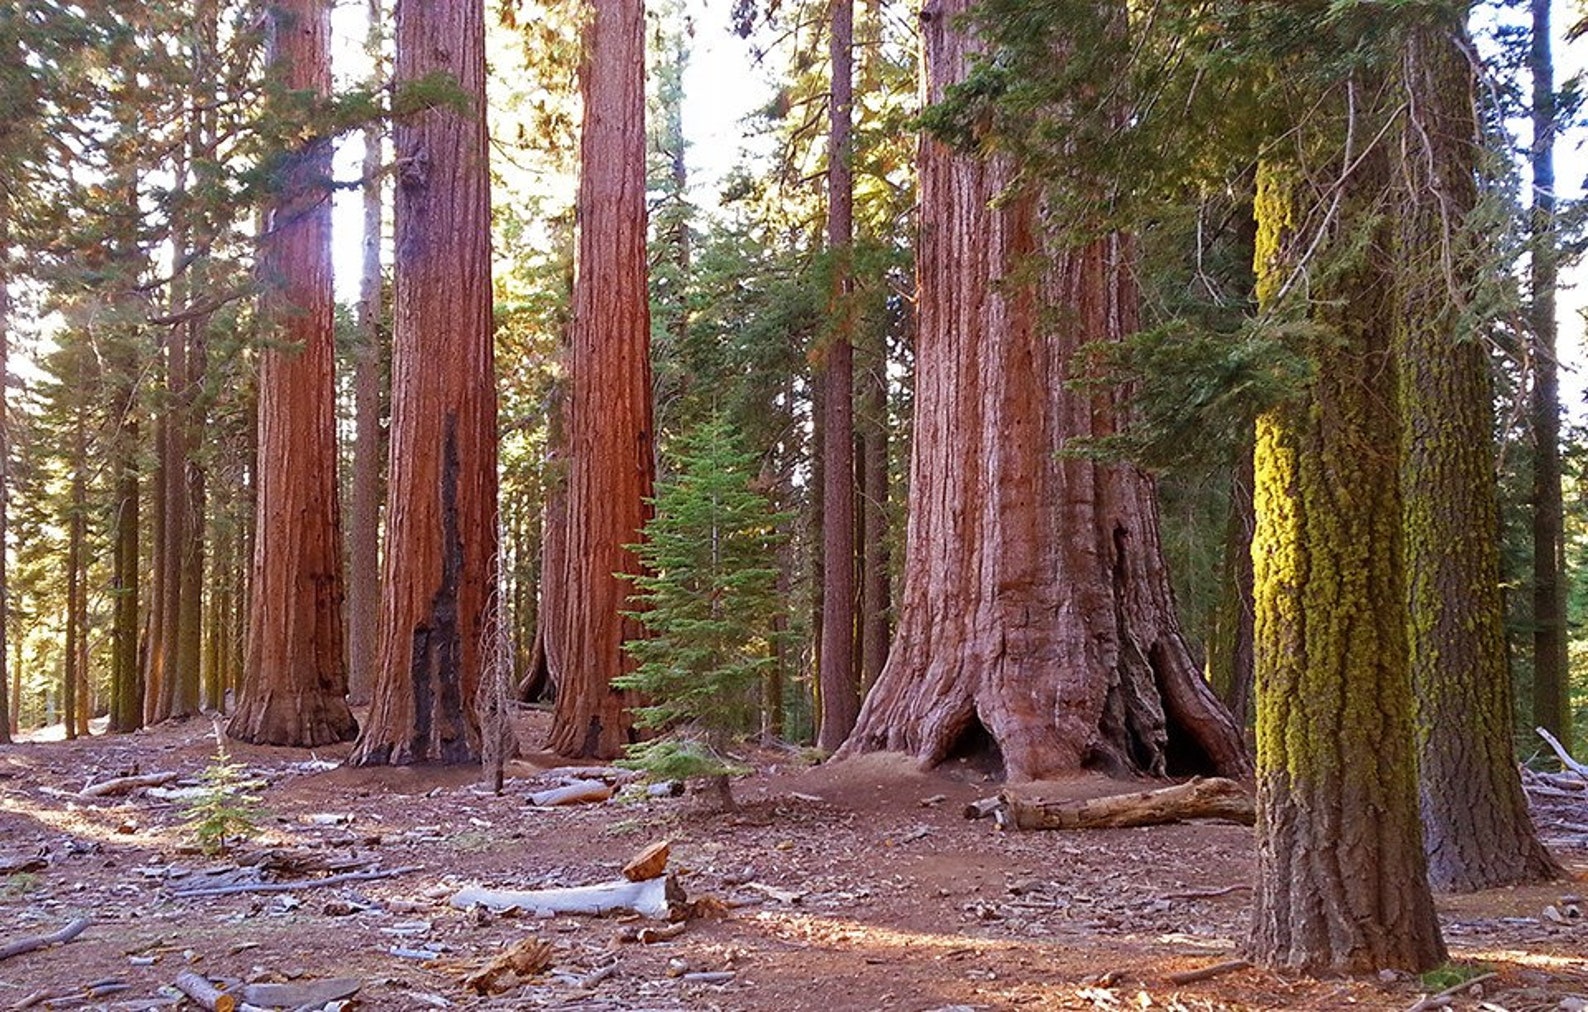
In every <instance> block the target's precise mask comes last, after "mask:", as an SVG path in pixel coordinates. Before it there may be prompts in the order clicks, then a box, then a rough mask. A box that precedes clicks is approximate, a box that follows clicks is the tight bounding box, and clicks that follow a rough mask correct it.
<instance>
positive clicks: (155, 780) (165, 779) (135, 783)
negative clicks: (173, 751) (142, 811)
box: [77, 773, 182, 798]
mask: <svg viewBox="0 0 1588 1012" xmlns="http://www.w3.org/2000/svg"><path fill="white" fill-rule="evenodd" d="M181 775H182V774H180V773H142V774H139V775H138V776H133V777H112V778H111V779H109V780H101V781H100V782H99V783H97V784H91V785H89V786H88V787H84V788H83V789H82V790H80V791H78V792H77V795H78V797H82V798H103V797H108V796H110V795H112V794H129V793H131V792H132V791H135V790H137V789H138V788H140V787H159V786H161V785H162V784H168V783H170V782H171V781H173V780H175V779H177V778H178V777H180V776H181Z"/></svg>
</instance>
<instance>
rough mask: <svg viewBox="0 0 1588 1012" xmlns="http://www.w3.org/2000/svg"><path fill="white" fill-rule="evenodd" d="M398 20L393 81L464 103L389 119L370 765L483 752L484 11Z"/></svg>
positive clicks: (491, 566) (489, 525) (489, 559)
mask: <svg viewBox="0 0 1588 1012" xmlns="http://www.w3.org/2000/svg"><path fill="white" fill-rule="evenodd" d="M396 23H397V29H396V35H397V60H396V80H397V83H398V86H399V88H400V87H402V86H403V85H404V84H406V83H408V82H412V81H417V80H421V79H423V78H425V77H427V76H430V75H434V74H446V75H449V76H450V77H451V78H452V79H453V80H455V81H456V82H457V85H458V87H459V88H461V89H462V91H463V93H464V94H465V95H467V96H468V103H467V105H466V107H463V108H459V107H458V106H456V105H454V104H451V103H446V104H442V105H439V106H437V107H435V108H432V109H427V110H425V111H423V112H420V113H417V114H415V115H413V116H410V117H404V118H401V119H399V120H398V121H397V122H396V124H394V127H393V141H394V148H395V152H396V158H397V164H398V166H399V170H398V173H397V187H396V199H395V214H396V225H397V242H396V261H395V266H396V287H397V301H396V308H395V314H394V321H395V328H394V334H393V342H392V406H391V435H390V440H391V452H390V457H389V470H388V475H387V492H386V543H385V552H384V559H383V561H382V565H381V594H382V601H381V632H380V655H379V657H380V660H379V665H378V669H377V672H376V678H375V690H374V703H373V705H372V706H371V708H370V716H369V723H368V725H367V726H366V727H365V728H364V733H363V735H362V736H361V737H360V738H359V741H358V745H357V746H356V747H355V748H354V751H353V755H352V757H351V758H350V759H349V760H348V761H349V762H351V763H353V764H354V765H366V766H367V765H379V764H383V763H389V764H393V765H402V764H407V763H417V762H445V763H456V762H472V761H475V760H477V759H478V758H479V750H480V728H479V721H478V719H477V718H476V716H475V713H474V708H473V700H474V694H475V689H476V687H477V686H478V685H479V681H480V671H481V666H482V659H483V657H484V656H485V649H484V648H485V647H486V644H485V642H484V637H485V635H486V632H487V630H488V629H489V628H491V623H490V622H489V621H487V616H488V609H490V608H494V607H496V603H495V601H494V599H493V592H494V588H495V585H496V565H497V559H496V549H497V530H496V480H497V479H496V386H495V355H494V347H493V343H492V338H493V328H492V321H491V250H490V235H491V220H490V217H491V208H490V173H489V164H488V158H489V149H488V143H487V138H486V130H485V17H484V10H483V8H482V5H481V3H480V2H479V0H434V2H431V3H424V4H401V5H399V6H398V8H397V17H396ZM437 40H446V43H447V44H446V45H445V46H442V45H438V43H437Z"/></svg>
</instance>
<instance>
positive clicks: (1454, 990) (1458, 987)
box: [1406, 973, 1499, 1012]
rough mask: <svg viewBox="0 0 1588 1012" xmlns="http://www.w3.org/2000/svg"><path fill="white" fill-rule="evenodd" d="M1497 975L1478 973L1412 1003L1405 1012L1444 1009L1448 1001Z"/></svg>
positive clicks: (1425, 1011) (1426, 1011)
mask: <svg viewBox="0 0 1588 1012" xmlns="http://www.w3.org/2000/svg"><path fill="white" fill-rule="evenodd" d="M1498 976H1499V974H1497V973H1480V974H1478V975H1477V976H1476V977H1469V978H1467V979H1466V980H1464V981H1462V982H1461V983H1459V984H1452V985H1450V986H1449V987H1447V988H1445V989H1444V990H1443V991H1440V992H1438V993H1436V994H1430V995H1426V996H1424V997H1422V998H1419V999H1417V1001H1415V1002H1413V1003H1412V1005H1411V1007H1410V1008H1408V1009H1407V1010H1406V1012H1428V1010H1429V1009H1436V1008H1444V1007H1445V1006H1446V1005H1448V1004H1450V999H1452V998H1454V997H1455V996H1456V995H1458V994H1461V993H1463V992H1465V991H1466V990H1467V989H1469V988H1471V987H1472V986H1473V985H1475V984H1483V983H1486V982H1488V981H1491V980H1493V979H1494V978H1495V977H1498Z"/></svg>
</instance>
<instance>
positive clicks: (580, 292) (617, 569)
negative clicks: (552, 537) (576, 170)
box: [547, 0, 656, 758]
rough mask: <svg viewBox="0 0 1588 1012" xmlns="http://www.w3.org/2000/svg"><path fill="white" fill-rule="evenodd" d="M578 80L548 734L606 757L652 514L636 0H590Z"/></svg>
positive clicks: (620, 738) (615, 728) (627, 722)
mask: <svg viewBox="0 0 1588 1012" xmlns="http://www.w3.org/2000/svg"><path fill="white" fill-rule="evenodd" d="M588 18H589V20H588V22H587V24H586V27H585V52H584V58H583V61H582V62H581V64H580V70H579V81H580V89H581V93H582V95H583V97H584V130H583V135H582V137H581V140H580V159H581V163H580V174H579V197H578V208H579V238H578V250H577V255H576V259H575V262H574V263H575V267H574V286H573V324H572V332H571V340H570V344H571V347H572V356H571V362H570V369H569V373H570V375H569V382H570V384H571V386H570V390H569V399H568V418H567V423H568V485H567V497H568V498H567V522H566V525H565V529H564V534H565V537H566V542H565V545H564V574H565V575H564V578H563V580H562V583H561V585H560V586H559V587H556V588H555V589H556V590H558V591H560V598H561V599H560V601H559V602H558V603H557V604H556V606H555V608H554V609H553V610H554V612H555V620H556V621H557V622H558V624H559V629H560V635H559V636H558V637H557V642H552V641H548V642H547V646H548V647H549V648H551V649H552V650H554V651H555V653H556V658H555V661H554V663H553V664H552V671H553V675H554V677H555V678H556V679H557V706H556V710H555V712H554V714H553V719H552V731H551V739H550V748H551V749H552V750H553V751H555V752H558V753H560V754H562V755H566V756H585V757H592V758H594V757H600V758H610V757H613V756H616V755H618V754H619V753H620V752H621V751H622V749H623V746H624V745H626V744H628V743H629V742H630V741H632V740H633V736H634V733H633V729H632V718H631V716H630V714H629V712H628V711H629V707H630V705H631V704H632V702H633V699H632V695H633V694H632V693H629V692H624V691H622V690H619V689H616V688H614V687H613V686H612V680H613V679H614V678H616V677H617V676H619V675H621V674H625V673H627V672H629V671H630V670H632V669H633V667H634V661H633V660H632V658H630V657H628V656H627V655H626V654H625V653H624V652H623V649H622V646H623V642H624V641H625V640H629V639H637V638H639V637H641V636H643V635H644V629H643V628H642V627H641V626H640V624H639V623H638V622H637V621H636V620H634V619H632V618H628V617H626V616H624V614H623V612H624V611H626V610H628V608H629V603H628V599H629V594H630V593H631V591H632V583H631V581H630V580H629V578H628V577H627V576H626V575H625V574H632V573H635V572H637V571H638V565H639V563H638V560H637V559H636V558H635V557H634V554H633V553H632V552H630V551H629V550H628V549H626V548H625V547H624V546H625V545H630V544H635V543H637V542H638V541H639V540H640V537H641V531H642V530H643V528H644V526H645V523H646V521H647V520H648V519H649V518H650V513H651V510H650V506H649V505H648V504H647V503H646V500H647V499H648V498H649V497H650V495H651V492H652V483H653V481H654V479H655V466H656V465H655V455H654V448H653V441H654V438H655V434H654V432H653V430H652V420H651V419H652V405H651V368H650V356H649V347H650V328H651V325H650V305H649V296H648V293H647V284H646V263H647V261H646V245H645V241H646V235H645V232H646V212H645V86H644V74H645V32H644V29H645V12H644V5H643V4H642V3H641V2H640V0H594V2H593V3H592V4H591V8H590V11H589V14H588Z"/></svg>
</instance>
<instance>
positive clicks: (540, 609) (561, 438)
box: [518, 382, 568, 703]
mask: <svg viewBox="0 0 1588 1012" xmlns="http://www.w3.org/2000/svg"><path fill="white" fill-rule="evenodd" d="M546 401H547V405H548V410H547V422H546V428H547V432H546V471H547V473H548V474H550V475H551V481H550V483H549V484H548V487H547V490H546V504H545V506H544V507H543V508H542V510H541V522H540V586H539V588H538V590H539V593H540V602H539V604H538V606H537V607H536V609H535V641H534V643H533V644H531V646H530V649H529V665H528V667H527V669H526V670H525V672H524V679H523V682H522V684H521V685H520V686H519V692H518V698H519V699H521V700H523V701H524V702H526V703H527V702H532V701H534V700H536V699H545V698H547V697H548V696H551V695H553V694H555V693H556V692H557V691H558V688H559V687H560V686H561V684H562V677H563V675H562V670H561V668H559V667H558V666H557V665H558V664H559V663H560V662H561V658H562V651H561V649H560V648H559V645H558V644H559V642H560V641H559V640H558V639H557V637H558V636H560V635H562V630H563V622H562V612H561V611H560V610H559V609H561V608H563V607H564V606H565V604H566V600H567V595H566V592H565V591H564V589H563V587H564V585H565V583H566V581H567V579H568V568H567V544H568V491H567V485H566V480H565V479H566V475H565V473H564V472H565V465H566V462H567V459H568V456H567V449H566V443H567V440H568V435H567V431H568V429H567V415H568V401H567V397H566V395H565V394H564V391H563V387H562V384H561V383H555V382H554V383H553V384H552V389H551V391H550V394H549V396H548V397H547V398H546Z"/></svg>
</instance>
